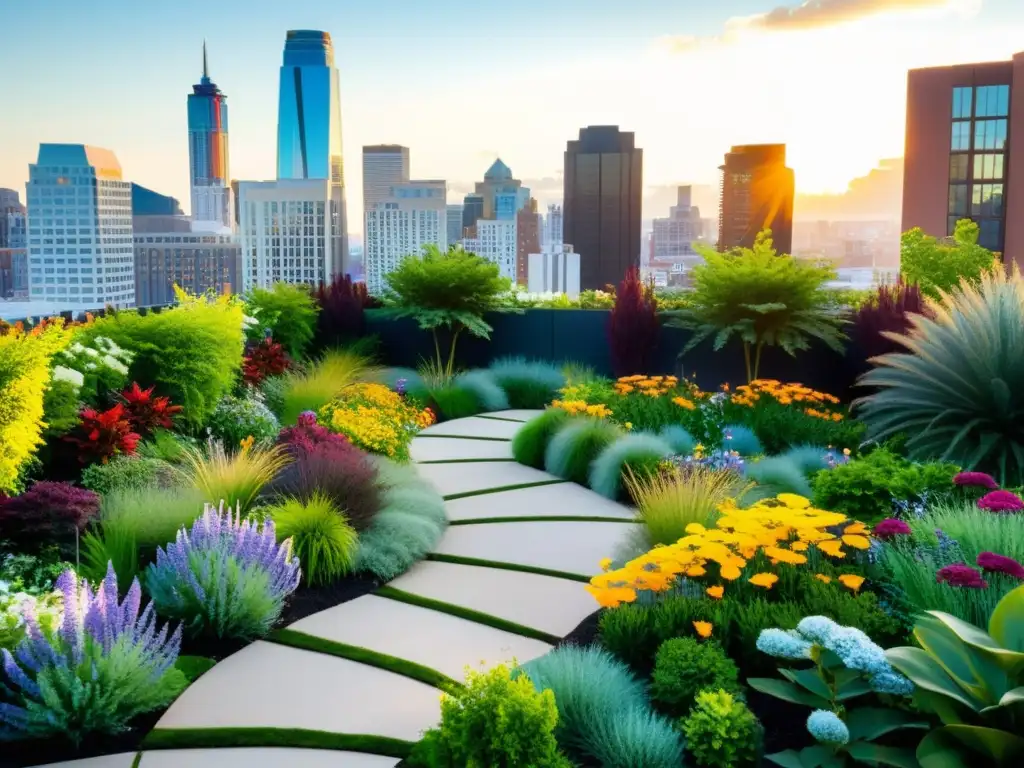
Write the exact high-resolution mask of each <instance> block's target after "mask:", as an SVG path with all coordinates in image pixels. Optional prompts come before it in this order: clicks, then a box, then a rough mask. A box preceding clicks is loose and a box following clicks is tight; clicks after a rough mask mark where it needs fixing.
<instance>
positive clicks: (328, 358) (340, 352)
mask: <svg viewBox="0 0 1024 768" xmlns="http://www.w3.org/2000/svg"><path fill="white" fill-rule="evenodd" d="M374 372H375V369H374V368H373V367H372V366H371V365H370V361H369V360H368V359H367V358H366V357H364V356H363V355H361V354H358V353H356V352H350V351H348V350H344V349H335V350H328V351H327V352H326V353H325V354H324V356H323V357H321V358H320V359H319V360H317V361H316V362H315V363H313V364H312V365H311V366H309V368H308V369H307V370H305V371H296V372H294V373H290V374H287V375H286V376H283V377H282V378H283V379H284V385H283V388H282V389H283V391H282V393H281V406H280V408H281V411H280V413H279V414H278V416H279V418H280V420H281V424H282V425H283V426H286V427H287V426H292V425H293V424H295V423H296V422H297V421H298V418H299V414H300V413H302V412H304V411H315V412H317V413H319V412H320V409H321V408H323V407H324V406H325V405H327V404H328V403H329V402H331V400H333V399H334V398H335V397H336V396H337V395H338V393H339V392H341V390H342V389H344V388H345V387H347V386H348V385H349V384H354V383H355V382H357V381H361V380H362V379H364V378H366V377H368V376H370V375H372V374H373V373H374Z"/></svg>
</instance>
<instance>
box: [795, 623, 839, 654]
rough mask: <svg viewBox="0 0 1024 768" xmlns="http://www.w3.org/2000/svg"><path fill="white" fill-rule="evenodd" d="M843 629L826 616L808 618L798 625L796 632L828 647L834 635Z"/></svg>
mask: <svg viewBox="0 0 1024 768" xmlns="http://www.w3.org/2000/svg"><path fill="white" fill-rule="evenodd" d="M840 628H841V627H840V626H839V625H838V624H836V623H835V622H834V621H832V619H829V618H826V617H824V616H808V617H807V618H804V619H801V620H800V623H799V624H797V625H796V631H797V632H799V633H800V634H801V635H803V636H804V637H805V638H806V639H808V640H810V641H811V642H812V643H816V644H817V645H820V646H823V647H827V645H828V642H829V641H830V640H831V638H832V635H833V634H834V633H835V631H836V630H837V629H840Z"/></svg>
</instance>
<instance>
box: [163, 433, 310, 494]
mask: <svg viewBox="0 0 1024 768" xmlns="http://www.w3.org/2000/svg"><path fill="white" fill-rule="evenodd" d="M289 461H291V456H290V455H289V453H288V451H287V450H286V449H285V448H284V447H283V446H278V445H275V446H271V447H263V446H259V447H252V445H251V443H250V442H247V441H243V444H242V446H241V448H240V450H237V451H234V452H230V453H229V452H228V451H227V450H226V449H225V447H224V444H223V443H220V442H216V441H213V442H211V443H210V446H209V450H208V451H207V452H206V453H203V452H202V451H201V450H198V449H191V450H189V451H187V452H186V454H185V461H184V463H183V466H182V469H181V473H182V476H183V478H184V480H185V481H186V482H187V483H188V484H189V485H190V486H192V487H194V488H198V489H199V490H201V491H202V492H203V493H204V494H205V497H206V499H207V500H208V501H209V500H214V501H216V502H220V501H224V502H226V503H227V505H228V506H229V507H232V508H241V510H242V512H248V511H249V508H250V507H251V506H252V504H253V502H254V501H255V500H256V497H257V496H259V494H260V491H262V490H263V487H264V486H266V485H267V484H269V483H270V482H271V481H272V480H273V479H274V478H275V477H276V476H277V474H278V473H279V472H280V471H281V470H282V469H284V467H285V466H287V465H288V463H289Z"/></svg>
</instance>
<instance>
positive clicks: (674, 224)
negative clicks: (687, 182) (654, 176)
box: [651, 186, 702, 271]
mask: <svg viewBox="0 0 1024 768" xmlns="http://www.w3.org/2000/svg"><path fill="white" fill-rule="evenodd" d="M691 192H692V188H691V187H688V186H687V187H677V188H676V204H675V205H673V206H672V207H671V208H670V209H669V213H668V218H667V219H655V220H654V221H653V223H652V226H653V230H652V234H651V261H652V262H656V263H657V264H658V265H659V266H668V265H676V264H679V265H681V266H682V267H683V271H686V270H688V269H689V268H691V267H692V266H693V265H694V264H695V263H697V262H698V261H700V258H701V257H700V255H699V254H698V253H697V252H696V251H695V250H694V249H693V244H694V242H696V241H698V240H700V239H702V238H701V230H702V224H701V218H700V209H699V208H697V206H695V205H693V204H692V197H691Z"/></svg>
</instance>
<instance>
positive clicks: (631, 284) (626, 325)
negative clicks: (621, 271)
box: [608, 267, 660, 376]
mask: <svg viewBox="0 0 1024 768" xmlns="http://www.w3.org/2000/svg"><path fill="white" fill-rule="evenodd" d="M659 329H660V325H659V322H658V301H657V299H656V298H655V297H654V289H653V288H652V287H649V286H646V285H644V283H643V281H642V280H641V279H640V270H639V269H637V268H636V267H630V268H629V271H628V272H627V273H626V277H625V279H624V280H623V281H622V282H621V283H620V284H619V289H618V290H617V291H616V292H615V306H614V307H612V312H611V317H609V319H608V346H609V349H610V351H611V356H612V370H613V371H614V372H615V375H616V376H631V375H633V374H637V373H644V372H645V371H646V370H647V365H648V363H649V362H650V357H651V354H652V353H653V352H654V346H655V344H657V343H658V331H659Z"/></svg>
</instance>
